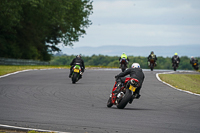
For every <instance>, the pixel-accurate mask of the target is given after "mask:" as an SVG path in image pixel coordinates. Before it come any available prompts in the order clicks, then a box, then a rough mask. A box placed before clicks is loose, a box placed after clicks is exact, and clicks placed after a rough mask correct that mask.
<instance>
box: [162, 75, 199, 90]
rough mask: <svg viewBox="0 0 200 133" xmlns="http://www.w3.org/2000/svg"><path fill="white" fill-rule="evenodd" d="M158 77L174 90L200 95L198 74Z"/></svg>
mask: <svg viewBox="0 0 200 133" xmlns="http://www.w3.org/2000/svg"><path fill="white" fill-rule="evenodd" d="M159 77H160V79H161V80H163V81H164V82H166V83H169V84H170V85H172V86H174V87H176V88H179V89H182V90H186V91H190V92H193V93H197V94H200V74H159Z"/></svg>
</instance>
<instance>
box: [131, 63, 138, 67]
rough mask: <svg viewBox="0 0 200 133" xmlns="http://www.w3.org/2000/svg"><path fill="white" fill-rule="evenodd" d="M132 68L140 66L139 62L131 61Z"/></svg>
mask: <svg viewBox="0 0 200 133" xmlns="http://www.w3.org/2000/svg"><path fill="white" fill-rule="evenodd" d="M131 67H132V68H140V64H139V63H133V64H132V65H131Z"/></svg>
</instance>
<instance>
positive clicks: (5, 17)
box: [0, 0, 93, 61]
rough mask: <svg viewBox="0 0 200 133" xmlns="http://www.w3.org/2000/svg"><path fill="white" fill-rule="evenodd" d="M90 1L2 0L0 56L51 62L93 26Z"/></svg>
mask: <svg viewBox="0 0 200 133" xmlns="http://www.w3.org/2000/svg"><path fill="white" fill-rule="evenodd" d="M92 9H93V6H92V2H91V1H90V0H1V1H0V12H1V13H0V47H1V49H0V57H6V58H23V59H35V60H44V61H49V60H50V57H51V53H52V52H54V51H60V49H59V48H58V47H57V45H58V44H59V43H63V44H64V45H65V46H68V45H69V46H72V45H73V43H74V42H76V41H78V40H79V37H81V36H82V35H84V34H85V33H86V31H85V30H86V29H85V28H88V26H89V25H91V24H92V23H91V21H90V20H89V15H91V14H92Z"/></svg>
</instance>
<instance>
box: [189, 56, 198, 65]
mask: <svg viewBox="0 0 200 133" xmlns="http://www.w3.org/2000/svg"><path fill="white" fill-rule="evenodd" d="M194 63H198V60H197V59H195V58H194V57H193V56H191V58H190V64H192V66H193V67H194Z"/></svg>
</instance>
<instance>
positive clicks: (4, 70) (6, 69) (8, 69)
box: [0, 65, 70, 76]
mask: <svg viewBox="0 0 200 133" xmlns="http://www.w3.org/2000/svg"><path fill="white" fill-rule="evenodd" d="M52 68H53V69H55V68H58V69H61V68H62V69H67V68H70V66H10V65H0V76H1V75H5V74H8V73H13V72H16V71H22V70H27V69H52Z"/></svg>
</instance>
